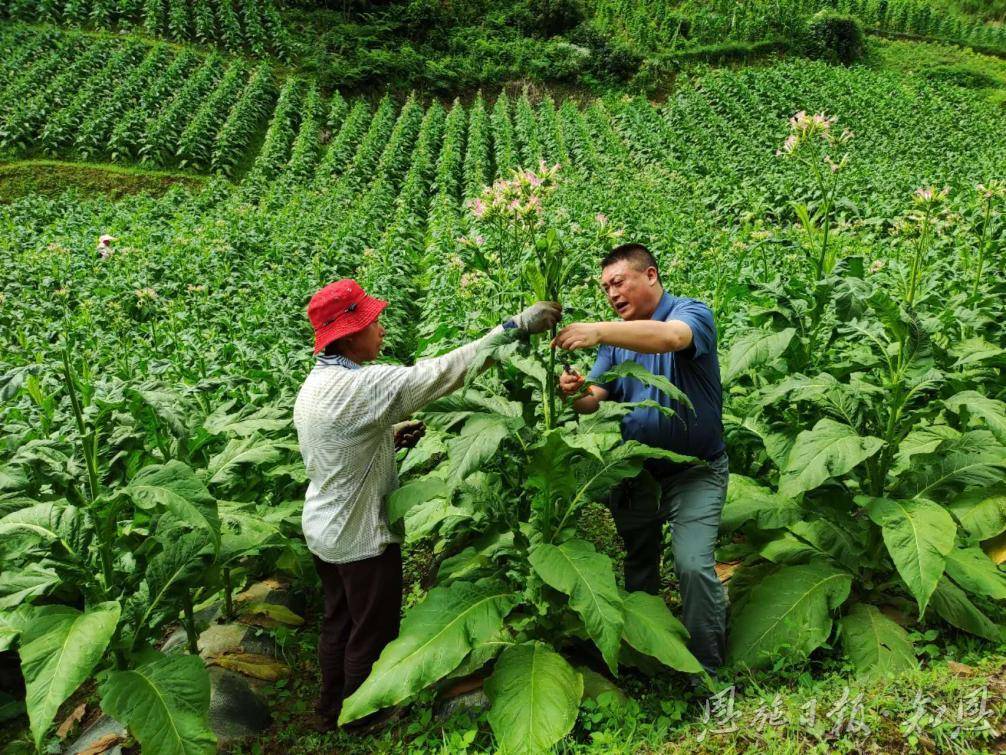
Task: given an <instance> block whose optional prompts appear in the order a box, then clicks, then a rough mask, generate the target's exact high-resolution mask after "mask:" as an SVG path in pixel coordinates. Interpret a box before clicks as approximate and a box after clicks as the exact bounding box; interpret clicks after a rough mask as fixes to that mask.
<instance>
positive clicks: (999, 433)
mask: <svg viewBox="0 0 1006 755" xmlns="http://www.w3.org/2000/svg"><path fill="white" fill-rule="evenodd" d="M946 406H947V408H948V409H949V410H950V411H952V412H957V413H961V411H962V410H964V411H966V412H967V413H968V414H970V415H972V416H974V417H981V418H982V419H983V420H985V424H986V425H987V426H988V429H989V430H991V431H992V434H993V435H994V436H996V439H997V440H998V441H999V442H1000V443H1003V444H1006V404H1004V403H1003V402H1002V401H996V400H995V399H994V398H989V397H988V396H984V395H982V394H981V393H978V391H961V392H960V393H958V394H956V395H954V396H951V397H950V398H948V399H947V400H946Z"/></svg>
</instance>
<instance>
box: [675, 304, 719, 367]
mask: <svg viewBox="0 0 1006 755" xmlns="http://www.w3.org/2000/svg"><path fill="white" fill-rule="evenodd" d="M671 320H680V321H681V322H683V323H685V324H686V325H687V326H688V327H689V328H691V330H692V346H691V348H688V349H685V350H684V351H683V352H682V353H684V354H686V355H691V356H694V357H700V356H703V355H705V354H715V353H716V323H715V322H714V321H713V311H712V310H711V309H709V307H708V306H707V305H705V304H703V303H702V302H700V301H695V300H694V299H688V300H685V301H682V302H680V303H679V304H678V306H676V307H675V308H674V311H673V312H672V313H671V314H670V315H669V316H668V317H667V322H670V321H671Z"/></svg>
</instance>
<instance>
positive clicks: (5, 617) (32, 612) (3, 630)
mask: <svg viewBox="0 0 1006 755" xmlns="http://www.w3.org/2000/svg"><path fill="white" fill-rule="evenodd" d="M62 609H63V606H18V607H17V608H12V609H10V610H9V611H0V652H3V651H5V650H10V649H11V647H13V645H14V642H15V641H16V640H17V638H18V637H20V636H21V632H23V631H24V629H25V627H27V626H28V624H30V623H31V622H32V621H34V620H36V619H38V618H39V617H40V616H41V615H43V614H44V613H46V612H47V611H57V612H58V611H61V610H62Z"/></svg>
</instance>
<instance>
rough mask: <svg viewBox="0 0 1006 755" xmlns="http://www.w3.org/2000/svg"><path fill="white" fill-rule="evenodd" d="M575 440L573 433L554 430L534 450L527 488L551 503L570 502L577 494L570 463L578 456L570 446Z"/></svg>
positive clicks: (529, 461)
mask: <svg viewBox="0 0 1006 755" xmlns="http://www.w3.org/2000/svg"><path fill="white" fill-rule="evenodd" d="M571 437H573V433H569V432H565V431H563V430H550V431H549V432H547V433H545V434H544V435H543V436H542V437H541V438H540V439H539V441H538V442H537V443H536V444H535V445H534V446H533V447H532V449H531V457H530V459H529V460H528V464H527V467H526V470H527V471H526V473H527V480H526V482H525V485H526V486H527V487H529V488H532V489H534V490H537V491H540V493H541V495H542V496H543V497H544V498H545V500H547V501H553V500H554V499H556V498H565V499H569V498H572V497H573V496H574V495H575V494H576V489H577V480H576V476H575V475H573V474H570V459H571V458H572V457H573V456H574V454H575V453H576V450H575V449H574V448H572V447H571V446H570V445H569V443H568V439H569V438H571ZM619 440H621V438H619ZM588 453H590V451H588Z"/></svg>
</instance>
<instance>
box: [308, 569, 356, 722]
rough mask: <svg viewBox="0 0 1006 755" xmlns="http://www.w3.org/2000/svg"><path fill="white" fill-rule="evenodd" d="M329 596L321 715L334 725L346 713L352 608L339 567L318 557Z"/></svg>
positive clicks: (321, 647)
mask: <svg viewBox="0 0 1006 755" xmlns="http://www.w3.org/2000/svg"><path fill="white" fill-rule="evenodd" d="M314 566H315V569H317V571H318V576H319V577H320V578H321V587H322V591H323V592H324V595H325V612H324V615H323V616H322V619H321V633H320V634H319V635H318V665H319V666H320V668H321V699H320V700H319V702H318V713H319V714H320V715H321V716H322V717H323V718H324V719H325V720H326V721H328V722H330V723H331V724H333V725H334V723H335V721H336V720H337V719H338V718H339V712H340V710H341V709H342V692H343V684H344V681H345V679H344V675H345V672H344V670H343V669H344V666H345V656H346V643H347V642H348V641H349V630H350V627H351V625H350V620H349V606H348V605H347V604H346V591H345V589H344V588H343V584H342V577H341V576H340V575H339V567H338V566H337V565H336V564H330V563H327V562H325V561H322V560H321V559H320V558H318V557H317V556H315V557H314Z"/></svg>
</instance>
